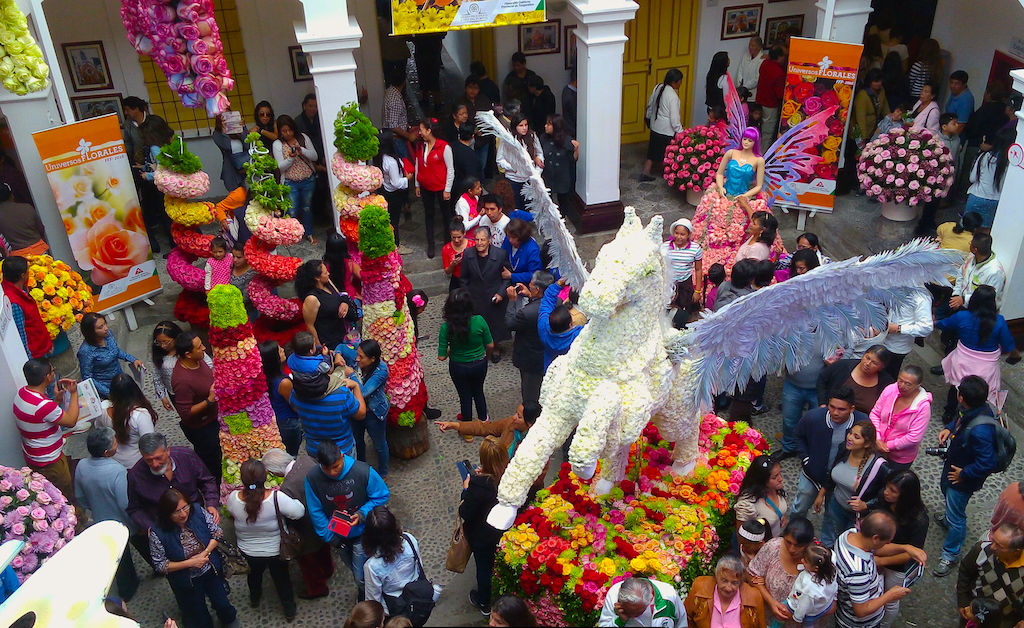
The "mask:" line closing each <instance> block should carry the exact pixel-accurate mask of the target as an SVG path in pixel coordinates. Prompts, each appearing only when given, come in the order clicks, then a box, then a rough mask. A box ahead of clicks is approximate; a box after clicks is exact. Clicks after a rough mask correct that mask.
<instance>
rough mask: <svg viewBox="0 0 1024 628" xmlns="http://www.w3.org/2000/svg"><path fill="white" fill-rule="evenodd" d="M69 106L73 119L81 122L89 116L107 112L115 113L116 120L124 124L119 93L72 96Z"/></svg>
mask: <svg viewBox="0 0 1024 628" xmlns="http://www.w3.org/2000/svg"><path fill="white" fill-rule="evenodd" d="M71 108H72V109H73V110H74V112H75V120H78V121H79V122H81V121H82V120H88V119H89V118H98V117H100V116H105V115H107V114H108V113H116V114H117V122H118V123H119V124H122V125H123V124H124V112H123V111H121V94H95V95H93V96H73V97H72V98H71Z"/></svg>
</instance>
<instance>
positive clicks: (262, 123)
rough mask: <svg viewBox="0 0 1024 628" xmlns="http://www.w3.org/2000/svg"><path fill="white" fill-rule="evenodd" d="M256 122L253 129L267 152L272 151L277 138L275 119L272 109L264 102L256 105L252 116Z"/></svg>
mask: <svg viewBox="0 0 1024 628" xmlns="http://www.w3.org/2000/svg"><path fill="white" fill-rule="evenodd" d="M252 117H253V119H254V120H255V121H256V128H255V129H253V130H254V131H256V132H257V133H259V134H260V141H261V142H263V145H264V146H265V147H266V148H267V150H274V142H276V141H277V138H278V135H279V134H278V130H277V117H276V116H275V115H274V107H273V105H271V104H270V103H269V102H267V101H266V100H261V101H260V102H259V103H257V104H256V110H255V111H253V114H252Z"/></svg>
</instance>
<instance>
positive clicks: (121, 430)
mask: <svg viewBox="0 0 1024 628" xmlns="http://www.w3.org/2000/svg"><path fill="white" fill-rule="evenodd" d="M102 407H103V413H102V414H100V416H98V417H97V418H96V422H95V425H96V427H110V428H113V430H114V438H116V439H117V451H115V452H114V456H113V458H114V460H117V461H118V462H120V463H121V464H122V465H124V466H125V468H128V469H131V468H132V467H134V466H135V463H136V462H138V461H139V460H140V459H141V458H142V454H141V453H139V439H140V438H142V437H143V435H145V434H149V433H150V432H155V431H156V427H155V426H156V420H157V415H156V410H154V409H153V406H152V405H151V404H150V403H149V400H148V399H146V395H144V394H143V392H142V389H141V388H139V385H138V384H136V383H135V380H134V379H132V377H131V376H130V375H128V374H127V373H121V374H119V375H116V376H115V377H114V379H112V380H110V397H109V398H108V399H107V400H106V401H104V402H103V404H102Z"/></svg>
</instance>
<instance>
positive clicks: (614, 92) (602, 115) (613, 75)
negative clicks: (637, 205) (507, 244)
mask: <svg viewBox="0 0 1024 628" xmlns="http://www.w3.org/2000/svg"><path fill="white" fill-rule="evenodd" d="M639 8H640V5H638V4H637V3H636V2H633V1H632V0H589V1H588V0H570V3H569V10H570V11H571V12H572V14H573V16H575V17H576V19H578V20H579V27H578V28H577V29H576V39H577V47H576V51H577V57H576V58H577V64H578V68H577V71H578V76H579V83H578V86H579V102H578V105H577V107H578V110H577V118H578V122H577V134H578V136H579V142H580V158H579V161H578V162H577V166H576V173H577V178H576V194H577V195H578V196H579V200H580V201H582V207H576V208H575V209H576V213H577V214H578V215H579V218H580V220H579V222H577V226H578V227H579V228H580V230H581V231H582V232H584V233H587V232H592V231H598V230H603V229H609V228H615V227H617V226H618V225H619V224H621V222H622V203H621V202H620V200H619V149H620V148H621V141H620V135H619V128H620V126H621V125H622V53H623V51H624V50H625V44H626V41H627V38H626V35H625V26H626V22H627V21H629V20H631V19H633V17H634V15H636V11H637V9H639Z"/></svg>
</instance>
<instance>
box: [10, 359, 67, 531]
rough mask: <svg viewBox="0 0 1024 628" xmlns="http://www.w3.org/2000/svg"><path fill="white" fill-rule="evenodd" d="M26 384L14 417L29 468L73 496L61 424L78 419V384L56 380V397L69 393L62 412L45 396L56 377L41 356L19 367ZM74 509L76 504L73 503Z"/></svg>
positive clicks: (51, 367)
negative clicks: (57, 387) (66, 406)
mask: <svg viewBox="0 0 1024 628" xmlns="http://www.w3.org/2000/svg"><path fill="white" fill-rule="evenodd" d="M22 370H23V371H24V373H25V380H26V381H27V382H28V385H27V386H25V387H24V388H22V389H21V390H19V391H18V394H17V396H16V397H15V398H14V419H15V422H16V423H17V425H18V431H19V432H20V433H21V448H22V450H23V451H24V452H25V462H26V463H28V466H29V468H31V469H32V470H33V471H35V472H37V473H39V474H41V475H42V476H43V477H45V478H46V479H47V480H49V481H50V482H51V483H52V484H53V485H54V486H56V487H57V489H58V490H60V492H61V493H63V494H64V497H66V498H67V499H68V501H71V502H73V501H74V498H75V490H74V485H73V484H72V482H71V467H70V465H69V464H68V457H67V456H65V455H64V452H63V447H64V434H63V432H62V430H61V428H62V427H74V425H75V423H77V422H78V384H77V382H75V380H73V379H62V380H60V387H59V392H58V393H57V394H58V397H60V396H62V395H70V396H71V397H70V399H69V400H68V401H69V402H68V409H67V411H66V412H65V411H64V410H62V409H61V406H60V404H58V403H57V402H55V401H54V400H53V399H50V398H49V397H47V396H46V389H47V387H49V386H50V385H51V384H52V383H53V380H54V378H55V377H56V375H55V373H54V370H53V366H52V365H51V364H50V362H49V361H48V360H46V359H45V358H33V359H31V360H29V361H28V362H26V363H25V366H24V367H23V369H22ZM75 510H76V511H78V507H77V506H75Z"/></svg>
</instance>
